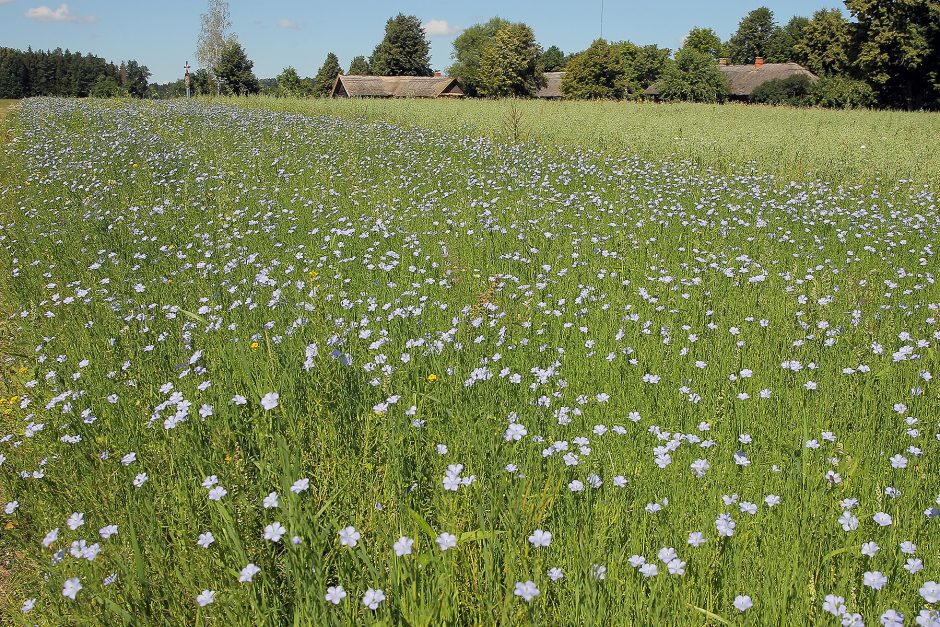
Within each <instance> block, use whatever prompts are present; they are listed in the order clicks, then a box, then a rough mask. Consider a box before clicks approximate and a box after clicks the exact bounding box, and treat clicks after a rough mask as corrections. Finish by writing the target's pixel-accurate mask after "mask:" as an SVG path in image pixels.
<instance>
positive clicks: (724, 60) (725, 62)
mask: <svg viewBox="0 0 940 627" xmlns="http://www.w3.org/2000/svg"><path fill="white" fill-rule="evenodd" d="M718 65H728V57H721V58H720V59H718Z"/></svg>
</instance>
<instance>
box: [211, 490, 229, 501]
mask: <svg viewBox="0 0 940 627" xmlns="http://www.w3.org/2000/svg"><path fill="white" fill-rule="evenodd" d="M226 494H228V490H226V489H225V488H223V487H222V486H216V487H214V488H212V489H211V490H209V500H210V501H221V500H222V497H223V496H225V495H226Z"/></svg>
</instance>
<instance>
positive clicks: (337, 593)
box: [324, 586, 347, 605]
mask: <svg viewBox="0 0 940 627" xmlns="http://www.w3.org/2000/svg"><path fill="white" fill-rule="evenodd" d="M346 596H347V595H346V591H345V590H343V586H330V587H329V588H327V589H326V595H325V597H324V598H325V599H326V600H327V601H329V602H330V603H332V604H333V605H339V604H340V603H342V602H343V599H345V598H346Z"/></svg>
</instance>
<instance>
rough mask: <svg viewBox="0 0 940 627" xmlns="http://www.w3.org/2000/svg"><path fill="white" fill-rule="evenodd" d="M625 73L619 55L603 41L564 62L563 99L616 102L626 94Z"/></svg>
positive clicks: (626, 81)
mask: <svg viewBox="0 0 940 627" xmlns="http://www.w3.org/2000/svg"><path fill="white" fill-rule="evenodd" d="M629 78H630V77H629V71H628V69H627V64H626V60H625V59H624V57H623V55H622V54H620V52H619V51H618V50H617V49H616V48H615V47H614V46H611V45H610V44H608V43H607V42H606V41H604V40H603V39H596V40H595V41H594V43H592V44H591V47H590V48H588V49H587V50H585V51H584V52H582V53H580V54H578V55H576V56H575V57H574V58H573V59H571V60H570V61H568V65H567V72H566V74H565V77H564V78H563V79H562V81H561V92H562V93H563V94H564V95H565V98H570V99H581V100H594V99H610V100H620V99H621V98H623V97H624V94H625V93H626V91H627V84H628V82H629Z"/></svg>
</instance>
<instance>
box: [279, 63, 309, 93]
mask: <svg viewBox="0 0 940 627" xmlns="http://www.w3.org/2000/svg"><path fill="white" fill-rule="evenodd" d="M306 91H307V90H306V87H305V85H304V81H303V79H301V78H300V75H299V74H298V73H297V70H296V69H295V68H294V67H292V66H287V67H286V68H284V69H283V70H281V73H280V74H278V75H277V95H278V96H287V97H290V96H303V95H306Z"/></svg>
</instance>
